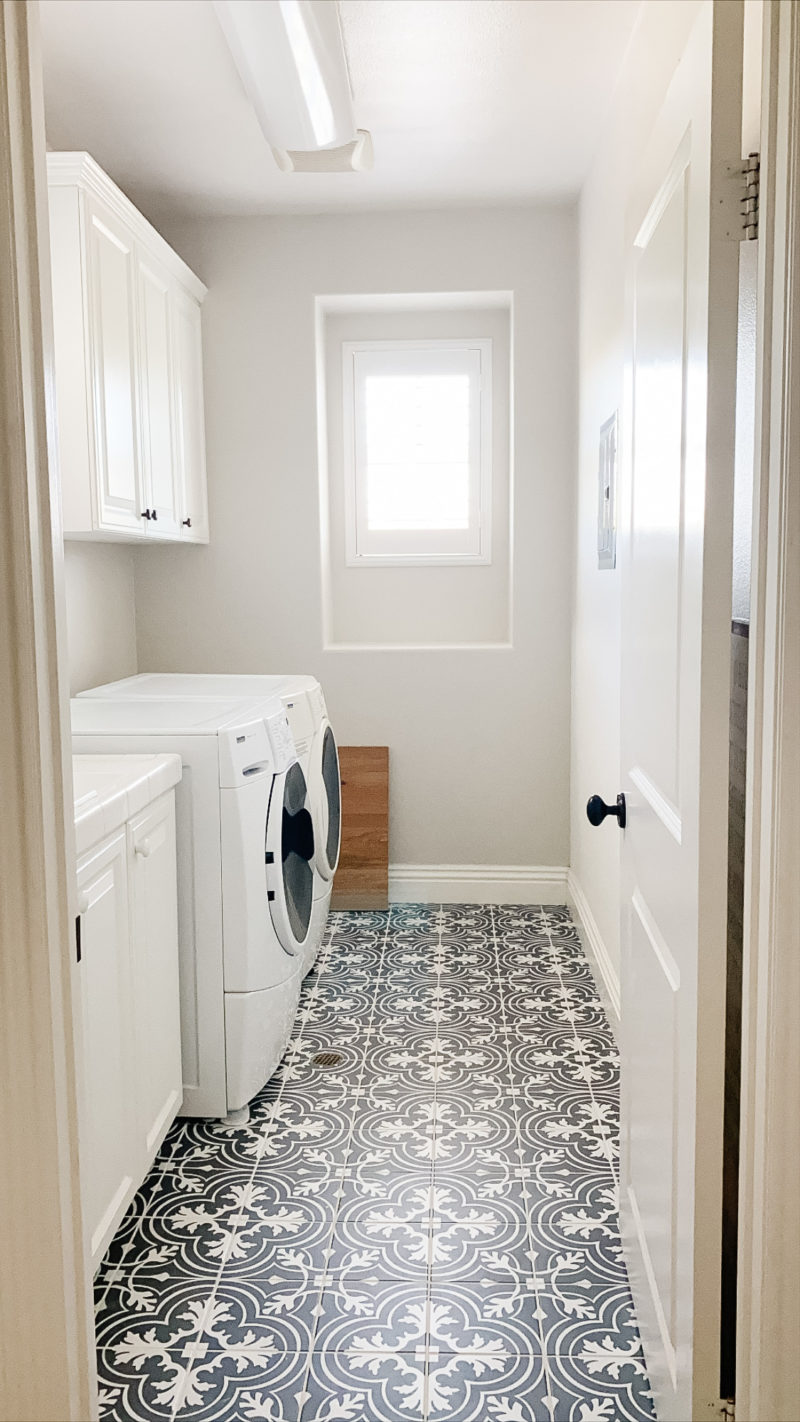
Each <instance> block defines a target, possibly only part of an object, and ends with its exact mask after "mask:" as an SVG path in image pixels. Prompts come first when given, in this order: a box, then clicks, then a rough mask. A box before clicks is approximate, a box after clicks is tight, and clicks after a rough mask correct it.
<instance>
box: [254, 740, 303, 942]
mask: <svg viewBox="0 0 800 1422" xmlns="http://www.w3.org/2000/svg"><path fill="white" fill-rule="evenodd" d="M265 857H266V861H267V863H266V869H267V897H268V899H269V907H270V912H271V914H272V922H273V924H274V925H275V932H276V933H277V935H278V938H279V940H280V942H281V945H282V946H283V947H284V948H285V949H286V952H287V953H296V952H297V951H298V949H300V948H301V947H302V945H303V944H304V943H305V940H306V938H307V937H308V930H309V925H310V923H311V909H312V906H313V899H314V873H313V870H312V867H311V866H312V863H313V860H314V826H313V822H312V819H311V813H310V809H309V798H308V786H307V785H306V778H305V776H304V774H303V772H302V770H301V768H300V765H299V764H298V762H297V761H295V763H294V765H290V767H289V769H288V770H286V771H284V772H283V774H281V775H276V776H275V779H274V781H273V785H272V794H271V795H270V800H269V808H268V810H267V830H266V856H265Z"/></svg>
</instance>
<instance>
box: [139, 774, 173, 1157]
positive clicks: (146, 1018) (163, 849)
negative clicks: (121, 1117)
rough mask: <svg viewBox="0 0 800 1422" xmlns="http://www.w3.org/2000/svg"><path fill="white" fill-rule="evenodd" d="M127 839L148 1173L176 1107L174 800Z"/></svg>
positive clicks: (159, 805) (159, 806) (151, 812)
mask: <svg viewBox="0 0 800 1422" xmlns="http://www.w3.org/2000/svg"><path fill="white" fill-rule="evenodd" d="M128 834H129V847H130V869H131V885H132V898H133V935H134V972H135V995H136V1023H137V1037H136V1056H137V1071H136V1080H137V1092H138V1100H139V1110H140V1120H139V1132H140V1138H141V1153H142V1155H143V1156H144V1157H145V1160H146V1167H145V1168H148V1167H149V1165H150V1163H151V1162H152V1160H153V1158H154V1156H155V1154H156V1151H157V1150H158V1147H159V1146H160V1144H161V1142H162V1140H163V1138H164V1136H165V1134H166V1132H167V1129H168V1127H169V1125H170V1123H171V1122H172V1120H173V1119H174V1117H175V1115H176V1113H177V1111H178V1109H179V1107H180V1105H181V1101H182V1099H183V1086H182V1070H181V1023H180V988H179V983H178V899H177V883H178V870H177V863H176V854H175V806H174V798H173V796H172V795H169V796H168V797H166V798H165V799H163V800H159V801H157V802H156V804H155V805H152V806H151V807H150V808H149V809H148V810H146V811H145V812H144V813H143V814H141V815H139V816H138V817H137V818H136V819H135V820H132V821H131V823H130V825H129V827H128Z"/></svg>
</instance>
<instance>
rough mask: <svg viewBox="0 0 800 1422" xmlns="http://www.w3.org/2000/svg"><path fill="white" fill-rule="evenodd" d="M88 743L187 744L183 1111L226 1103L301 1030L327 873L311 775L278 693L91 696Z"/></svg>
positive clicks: (85, 712)
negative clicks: (321, 879)
mask: <svg viewBox="0 0 800 1422" xmlns="http://www.w3.org/2000/svg"><path fill="white" fill-rule="evenodd" d="M71 711H72V732H73V747H74V750H75V751H76V752H78V753H86V752H89V753H96V752H113V753H117V752H123V753H124V752H148V753H150V752H155V751H177V752H178V754H179V755H180V756H181V760H182V763H183V779H182V780H181V782H180V785H179V786H178V787H177V793H176V812H177V831H178V894H179V929H180V968H181V1037H182V1047H183V1080H184V1101H183V1114H185V1115H191V1116H225V1115H227V1114H229V1113H230V1112H231V1111H234V1110H237V1109H239V1108H240V1107H242V1106H244V1105H245V1104H246V1103H247V1102H248V1101H249V1100H250V1099H251V1097H252V1096H254V1095H255V1093H256V1092H257V1091H258V1090H259V1089H260V1088H261V1087H262V1086H263V1085H264V1083H265V1082H266V1081H267V1080H268V1079H269V1077H270V1076H271V1075H272V1073H273V1071H274V1070H275V1067H276V1066H277V1064H278V1062H279V1061H280V1058H281V1056H282V1055H283V1052H284V1050H285V1047H286V1044H287V1042H288V1039H289V1035H290V1033H291V1029H292V1024H293V1022H294V1019H295V1014H296V1011H297V1003H298V999H299V995H300V985H301V982H302V978H303V972H304V955H305V948H306V943H307V940H308V935H309V931H310V927H311V915H312V909H313V887H314V872H313V868H312V866H313V862H314V831H313V820H312V817H311V813H310V807H309V798H308V787H307V783H306V778H305V774H304V772H303V769H302V766H301V765H300V762H299V760H298V757H297V754H296V751H295V747H294V742H293V740H292V734H291V729H290V726H289V721H288V717H287V715H286V711H285V709H284V707H283V704H282V702H281V701H280V700H278V699H277V698H270V699H266V698H262V700H261V701H256V700H255V699H254V698H249V699H247V700H244V699H238V700H237V699H235V698H233V697H228V698H219V699H213V698H205V699H199V698H197V699H185V700H181V699H178V698H175V697H171V698H169V699H157V698H152V699H151V698H145V697H128V698H126V697H114V698H103V697H100V698H91V697H79V698H76V699H75V700H73V701H72V703H71Z"/></svg>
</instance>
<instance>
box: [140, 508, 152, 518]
mask: <svg viewBox="0 0 800 1422" xmlns="http://www.w3.org/2000/svg"><path fill="white" fill-rule="evenodd" d="M139 517H140V518H152V517H153V515H152V514H151V512H150V510H149V509H142V512H141V513H140V514H139Z"/></svg>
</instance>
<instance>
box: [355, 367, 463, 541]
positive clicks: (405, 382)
mask: <svg viewBox="0 0 800 1422" xmlns="http://www.w3.org/2000/svg"><path fill="white" fill-rule="evenodd" d="M364 405H365V410H364V414H365V426H366V482H367V526H368V528H369V529H370V530H371V531H378V530H384V531H391V530H395V529H411V530H413V529H436V530H441V529H454V530H457V529H466V528H469V514H470V510H469V491H470V485H469V480H470V466H469V439H470V380H469V376H468V375H429V374H420V375H370V376H367V378H366V380H365V382H364Z"/></svg>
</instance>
